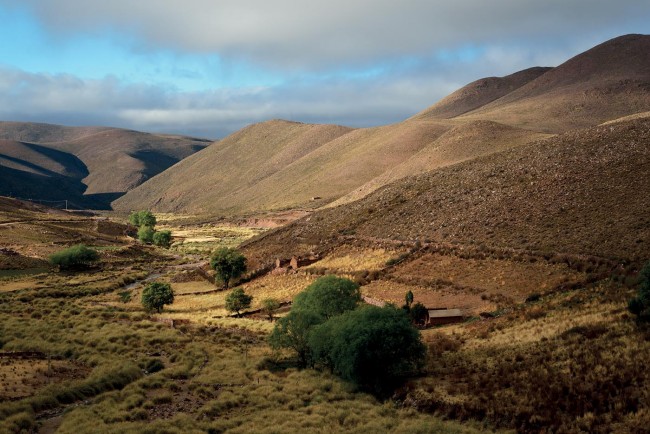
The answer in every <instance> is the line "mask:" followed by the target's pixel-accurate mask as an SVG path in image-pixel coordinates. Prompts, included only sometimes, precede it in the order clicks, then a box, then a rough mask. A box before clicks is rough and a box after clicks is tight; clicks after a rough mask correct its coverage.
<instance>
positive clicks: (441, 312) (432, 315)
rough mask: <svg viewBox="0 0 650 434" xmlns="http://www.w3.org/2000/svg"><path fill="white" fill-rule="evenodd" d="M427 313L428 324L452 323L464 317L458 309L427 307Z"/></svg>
mask: <svg viewBox="0 0 650 434" xmlns="http://www.w3.org/2000/svg"><path fill="white" fill-rule="evenodd" d="M427 314H428V315H427V322H426V324H427V325H428V326H438V325H444V324H454V323H459V322H463V320H464V319H465V317H464V316H463V313H462V312H461V311H460V309H428V311H427Z"/></svg>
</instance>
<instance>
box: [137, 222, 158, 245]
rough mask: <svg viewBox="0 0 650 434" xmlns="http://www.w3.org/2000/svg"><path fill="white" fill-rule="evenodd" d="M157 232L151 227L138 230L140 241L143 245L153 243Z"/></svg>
mask: <svg viewBox="0 0 650 434" xmlns="http://www.w3.org/2000/svg"><path fill="white" fill-rule="evenodd" d="M154 233H155V231H154V230H153V228H152V227H151V226H142V227H140V229H138V239H139V240H140V241H142V242H143V243H147V244H151V243H153V236H154Z"/></svg>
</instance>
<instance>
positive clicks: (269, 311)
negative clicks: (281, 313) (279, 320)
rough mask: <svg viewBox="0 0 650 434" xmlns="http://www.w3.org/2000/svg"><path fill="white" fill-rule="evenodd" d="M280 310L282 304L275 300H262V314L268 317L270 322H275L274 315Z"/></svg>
mask: <svg viewBox="0 0 650 434" xmlns="http://www.w3.org/2000/svg"><path fill="white" fill-rule="evenodd" d="M279 308H280V302H279V301H278V300H277V299H275V298H265V299H264V300H262V312H263V313H265V314H266V315H268V317H269V320H270V321H273V313H274V312H275V311H276V310H278V309H279Z"/></svg>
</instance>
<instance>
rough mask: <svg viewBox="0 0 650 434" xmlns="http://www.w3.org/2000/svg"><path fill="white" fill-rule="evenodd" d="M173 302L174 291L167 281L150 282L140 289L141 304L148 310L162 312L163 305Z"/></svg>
mask: <svg viewBox="0 0 650 434" xmlns="http://www.w3.org/2000/svg"><path fill="white" fill-rule="evenodd" d="M173 302H174V291H173V290H172V287H171V285H170V284H169V283H160V282H152V283H149V284H148V285H147V286H146V287H145V288H144V290H143V291H142V305H143V306H144V308H145V309H147V310H148V311H153V310H156V311H158V313H160V312H162V309H163V306H164V305H166V304H172V303H173Z"/></svg>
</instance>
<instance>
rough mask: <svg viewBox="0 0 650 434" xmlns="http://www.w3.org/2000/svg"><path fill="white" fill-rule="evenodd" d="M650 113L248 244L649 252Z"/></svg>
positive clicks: (453, 171) (401, 187) (385, 191)
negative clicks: (376, 243) (377, 243)
mask: <svg viewBox="0 0 650 434" xmlns="http://www.w3.org/2000/svg"><path fill="white" fill-rule="evenodd" d="M649 191H650V117H641V118H638V119H632V120H622V121H618V122H615V123H610V124H608V125H602V126H597V127H591V128H588V129H584V130H578V131H571V132H568V133H564V134H561V135H558V136H554V137H551V138H547V139H544V140H539V141H536V142H534V143H530V144H527V145H523V146H519V147H517V148H514V149H510V150H506V151H504V152H500V153H495V154H492V155H488V156H483V157H478V158H475V159H473V160H470V161H465V162H462V163H459V164H456V165H453V166H448V167H444V168H441V169H438V170H434V171H431V172H428V173H425V174H421V175H417V176H412V177H408V178H404V179H402V180H399V181H396V182H393V183H391V184H389V185H387V186H385V187H383V188H381V189H379V190H377V191H375V192H373V193H372V194H370V195H368V196H367V197H365V198H363V199H361V200H358V201H356V202H353V203H348V204H344V205H341V206H339V207H336V208H331V209H324V210H321V211H317V212H315V213H313V214H311V215H310V216H308V217H305V218H302V219H300V220H298V221H296V222H294V223H292V224H290V225H288V226H286V227H283V228H280V229H277V230H274V231H272V232H269V233H268V234H267V235H266V236H264V237H263V238H262V239H259V240H257V241H254V242H252V243H251V244H249V245H248V246H247V248H246V249H247V254H248V255H249V256H250V257H251V258H252V260H253V262H254V261H256V260H257V261H264V260H268V258H275V257H291V256H292V255H304V254H307V253H308V252H311V251H314V250H323V249H328V248H330V247H332V246H336V245H339V244H343V243H346V242H349V240H350V239H355V238H358V239H369V240H385V241H388V242H390V241H406V242H414V241H416V240H420V241H422V242H428V243H443V244H444V243H452V244H454V245H458V246H474V247H481V248H483V247H488V248H500V249H515V250H517V249H519V250H525V251H535V252H540V254H542V255H543V254H545V252H546V253H549V254H551V253H558V252H559V253H563V254H572V255H595V256H600V257H605V258H608V259H611V260H620V261H622V263H625V262H626V261H636V262H637V263H639V262H641V261H644V260H646V259H647V254H648V252H647V245H648V242H650V215H648V210H649V209H650V196H649V195H648V194H645V193H646V192H649Z"/></svg>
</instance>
